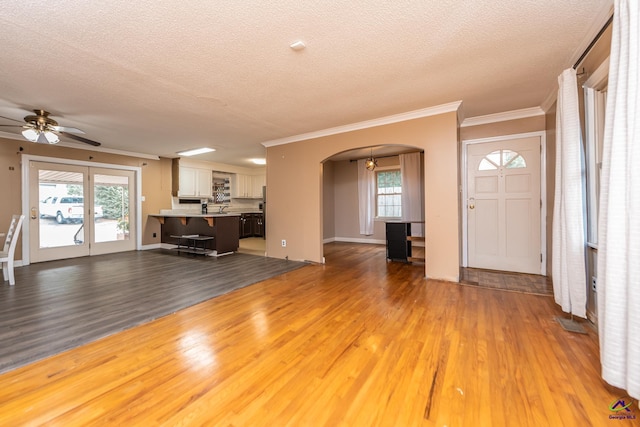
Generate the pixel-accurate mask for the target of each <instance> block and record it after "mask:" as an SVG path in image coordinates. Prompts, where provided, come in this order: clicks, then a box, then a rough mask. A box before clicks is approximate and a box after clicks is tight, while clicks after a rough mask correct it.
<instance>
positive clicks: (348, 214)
mask: <svg viewBox="0 0 640 427" xmlns="http://www.w3.org/2000/svg"><path fill="white" fill-rule="evenodd" d="M408 153H422V154H423V150H421V149H420V148H417V147H411V146H402V145H382V146H365V147H361V148H357V149H352V150H347V151H342V152H339V153H336V154H334V155H332V156H330V157H328V158H326V159H325V160H324V161H323V162H322V192H321V194H322V203H321V209H322V212H321V218H322V233H323V244H327V243H331V242H350V243H361V244H386V233H385V223H386V222H387V221H394V220H402V219H403V218H405V219H406V215H403V212H402V203H401V198H402V185H401V167H400V155H401V154H408ZM420 157H421V161H420V163H419V165H418V167H419V169H420V172H419V174H420V180H421V182H420V194H419V195H418V197H417V198H419V199H420V200H419V201H417V200H414V202H415V203H416V204H417V205H420V206H422V207H424V185H423V180H424V177H423V174H422V171H423V169H424V161H423V159H422V155H421V156H420ZM358 160H372V161H373V162H374V167H373V168H372V169H373V170H371V171H370V172H369V173H371V174H372V176H371V178H372V179H373V181H374V182H375V198H374V199H373V200H372V201H371V203H372V206H371V212H372V213H373V216H374V218H373V221H372V227H371V229H370V230H368V231H366V232H364V233H363V231H364V230H362V228H361V217H360V214H361V212H360V204H361V203H363V201H362V200H360V199H359V197H358V182H359V179H360V178H361V176H362V174H359V173H358V168H362V164H361V165H358ZM359 176H360V178H359ZM414 199H416V197H415V196H414ZM418 215H419V216H420V217H421V219H422V220H424V209H422V210H421V212H420V213H419V214H418ZM420 229H422V228H421V227H420ZM418 245H420V246H422V247H424V243H418ZM323 249H324V246H323ZM323 260H324V256H323Z"/></svg>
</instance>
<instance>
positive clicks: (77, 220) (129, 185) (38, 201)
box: [29, 161, 135, 262]
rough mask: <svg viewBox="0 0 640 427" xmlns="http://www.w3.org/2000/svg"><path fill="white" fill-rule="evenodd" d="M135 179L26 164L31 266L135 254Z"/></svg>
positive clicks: (130, 174) (123, 173) (121, 173)
mask: <svg viewBox="0 0 640 427" xmlns="http://www.w3.org/2000/svg"><path fill="white" fill-rule="evenodd" d="M134 177H135V173H134V171H131V170H120V169H108V168H93V167H86V166H76V165H65V164H58V163H45V162H35V161H32V162H30V171H29V185H30V188H29V203H30V220H29V221H30V222H29V229H30V231H29V257H30V260H31V262H40V261H49V260H54V259H63V258H73V257H79V256H87V255H97V254H105V253H111V252H122V251H127V250H134V249H135V239H134V238H133V237H132V236H135V221H134V220H133V219H134V218H135V203H134V200H133V198H134V195H135V186H134V183H135V180H134ZM90 183H91V185H90Z"/></svg>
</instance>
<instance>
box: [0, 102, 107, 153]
mask: <svg viewBox="0 0 640 427" xmlns="http://www.w3.org/2000/svg"><path fill="white" fill-rule="evenodd" d="M33 112H34V113H35V115H28V116H25V118H24V121H25V124H23V125H20V126H19V125H0V126H1V127H22V128H23V130H22V136H24V137H25V138H26V139H28V140H29V141H31V142H38V143H41V144H55V143H57V142H58V141H60V138H59V135H63V136H66V137H68V138H71V139H75V140H76V141H80V142H84V143H85V144H89V145H93V146H94V147H99V146H100V143H99V142H96V141H92V140H90V139H87V138H85V137H83V136H80V135H76V134H79V133H84V132H83V131H81V130H80V129H76V128H72V127H65V126H58V122H56V121H55V120H53V119H52V118H51V117H49V112H48V111H44V110H33ZM0 117H2V118H3V119H7V120H11V121H14V122H20V121H19V120H15V119H11V118H9V117H3V116H0Z"/></svg>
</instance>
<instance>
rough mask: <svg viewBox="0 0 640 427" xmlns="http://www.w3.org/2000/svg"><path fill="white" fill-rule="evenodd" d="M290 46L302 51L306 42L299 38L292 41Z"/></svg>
mask: <svg viewBox="0 0 640 427" xmlns="http://www.w3.org/2000/svg"><path fill="white" fill-rule="evenodd" d="M289 47H290V48H291V49H293V50H295V51H296V52H297V51H300V50H302V49H304V48H305V47H306V46H305V44H304V42H303V41H302V40H297V41H295V42H293V43H291V44H290V45H289Z"/></svg>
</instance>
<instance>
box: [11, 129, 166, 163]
mask: <svg viewBox="0 0 640 427" xmlns="http://www.w3.org/2000/svg"><path fill="white" fill-rule="evenodd" d="M0 138H5V139H13V140H15V141H22V142H24V143H25V144H35V142H31V141H27V140H26V139H24V138H23V137H22V136H21V135H16V134H15V133H9V132H0ZM54 145H56V146H58V147H66V148H75V149H77V150H86V151H98V152H100V153H109V154H118V155H120V156H129V157H137V158H139V159H149V160H160V157H159V156H156V155H155V154H146V153H137V152H135V151H125V150H115V149H112V148H105V147H94V146H92V145H86V146H84V145H81V143H73V142H70V143H68V142H64V141H60V142H58V143H57V144H54Z"/></svg>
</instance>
